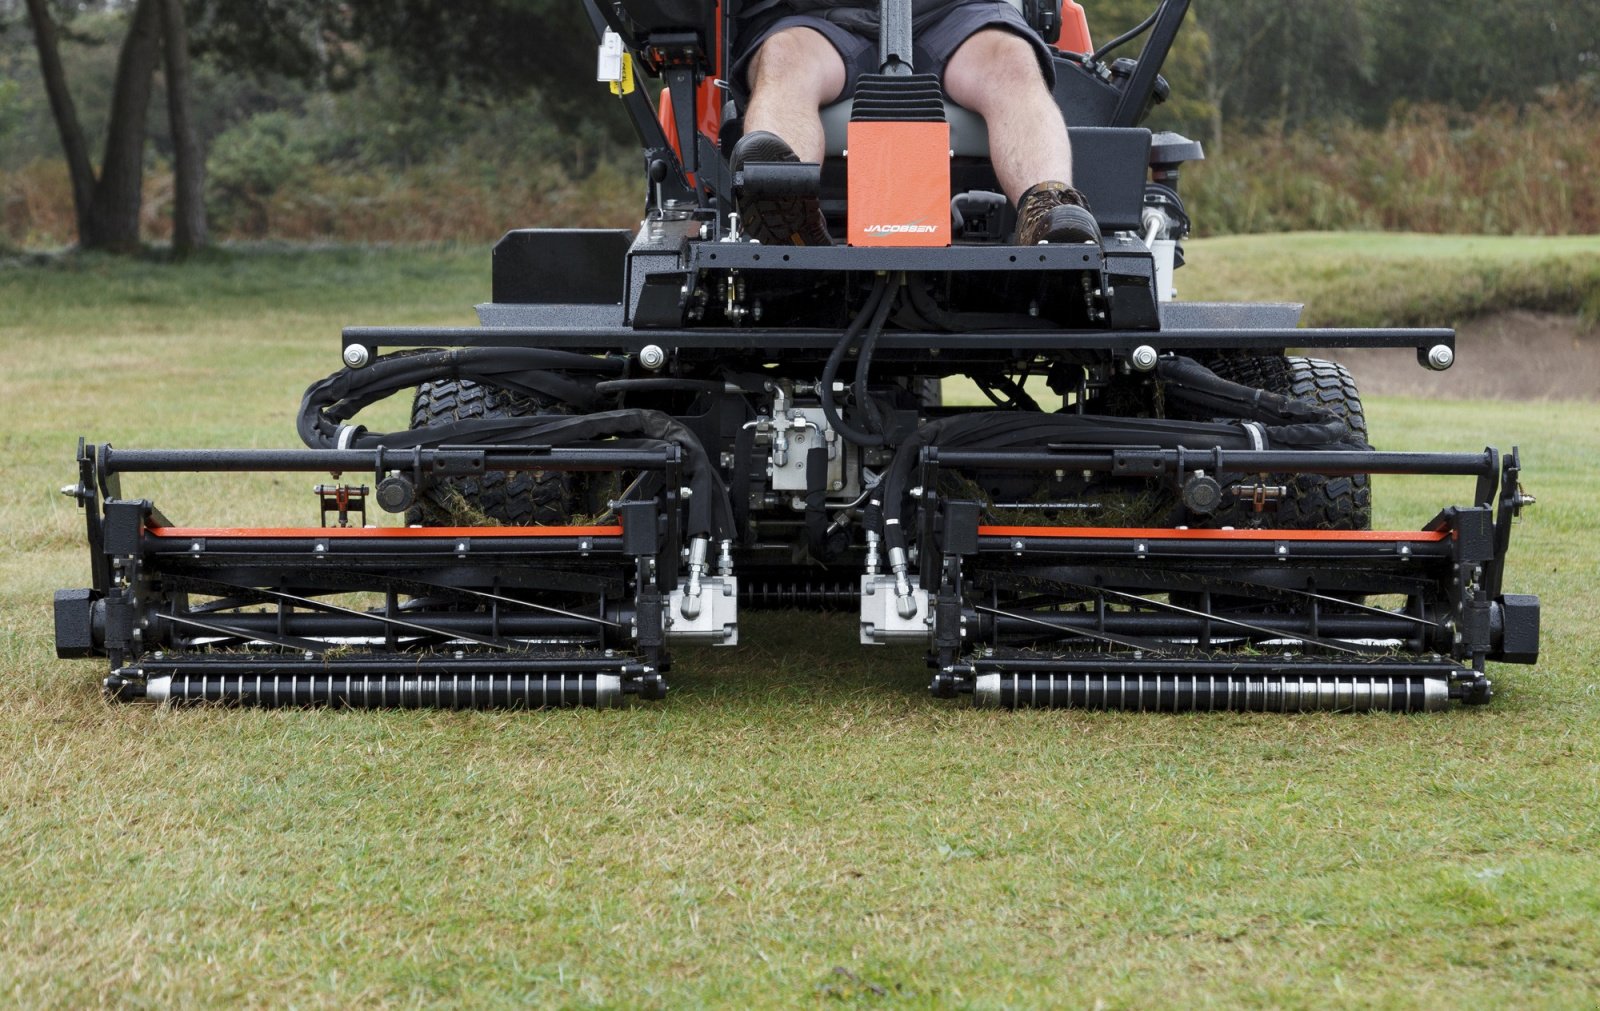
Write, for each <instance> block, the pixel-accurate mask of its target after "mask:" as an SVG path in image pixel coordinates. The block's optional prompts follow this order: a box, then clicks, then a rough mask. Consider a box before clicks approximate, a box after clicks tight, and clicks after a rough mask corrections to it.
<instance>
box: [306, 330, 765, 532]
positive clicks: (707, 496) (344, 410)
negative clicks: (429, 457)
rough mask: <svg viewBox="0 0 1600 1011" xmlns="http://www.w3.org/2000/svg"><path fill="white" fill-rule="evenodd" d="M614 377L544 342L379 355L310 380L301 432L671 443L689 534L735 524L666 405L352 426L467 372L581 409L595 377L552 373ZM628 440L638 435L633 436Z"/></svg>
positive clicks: (508, 441) (388, 442)
mask: <svg viewBox="0 0 1600 1011" xmlns="http://www.w3.org/2000/svg"><path fill="white" fill-rule="evenodd" d="M554 369H561V370H564V371H566V372H580V373H581V372H590V373H599V374H602V375H606V374H611V375H615V374H616V373H619V372H621V371H622V369H623V363H622V362H620V361H617V360H615V359H604V358H592V357H590V356H588V355H580V354H573V353H571V352H566V351H553V350H548V349H542V348H465V349H460V350H450V351H438V350H429V351H418V352H405V353H401V354H395V355H389V356H386V357H383V358H379V359H378V360H376V361H374V362H373V363H372V364H371V365H369V366H367V367H366V368H363V369H345V370H341V371H339V372H336V373H334V374H333V375H331V376H329V377H328V378H326V379H323V380H320V381H318V382H315V383H312V384H311V385H310V386H309V387H307V389H306V392H305V397H304V398H303V399H302V400H301V403H300V416H299V419H298V425H297V427H298V429H299V432H300V438H301V440H302V441H303V442H304V443H305V444H306V445H307V446H310V447H311V448H313V449H375V448H377V447H379V446H383V447H385V448H388V449H410V448H412V447H418V446H420V447H434V446H445V445H452V446H462V445H466V446H470V445H492V446H504V445H516V444H519V443H520V444H527V445H540V446H572V445H576V444H579V443H596V442H604V441H607V440H623V441H624V444H629V445H636V444H638V443H637V441H639V440H642V441H649V442H658V443H670V444H672V445H676V446H678V447H679V448H680V449H681V450H682V453H683V463H684V472H685V477H686V478H687V480H688V482H689V487H690V489H691V491H692V492H693V494H691V495H690V497H689V504H688V533H689V535H690V536H702V535H709V536H712V537H714V538H716V539H718V540H724V539H728V538H731V537H732V536H733V532H734V529H735V527H734V524H733V510H732V508H731V507H730V505H729V503H728V490H727V487H726V486H725V485H724V484H723V481H722V475H721V474H720V473H719V472H718V470H717V468H716V466H715V465H714V464H713V462H712V460H711V457H710V456H709V455H708V454H707V453H706V451H705V447H704V446H703V445H701V443H700V440H699V438H698V437H696V436H695V434H694V433H693V432H692V431H690V430H689V429H688V428H685V427H684V426H683V425H682V424H681V423H679V422H678V421H677V420H675V419H674V418H672V417H671V416H669V415H667V414H663V413H662V412H660V411H646V410H620V411H600V412H597V413H590V414H547V415H534V416H531V417H499V418H471V419H465V420H462V421H457V422H453V423H451V424H448V425H431V426H429V427H427V428H413V429H409V430H407V431H404V432H390V433H379V432H368V431H367V430H366V429H365V428H362V427H360V426H349V425H347V424H345V423H346V422H348V421H349V420H350V419H351V418H353V417H354V416H355V415H356V414H357V413H358V412H360V411H361V410H362V409H363V408H365V407H367V406H368V405H370V404H373V403H375V402H377V401H379V400H382V399H384V398H385V397H388V396H391V395H393V394H395V393H398V392H400V391H402V390H406V389H410V388H413V387H415V386H417V385H419V384H421V383H424V382H430V381H438V380H445V379H464V380H470V381H472V382H476V383H484V384H487V385H494V386H500V387H503V388H505V389H508V390H512V391H514V392H517V393H521V394H523V395H535V394H537V395H540V396H544V397H549V398H552V399H555V400H559V401H562V402H565V403H569V404H572V405H574V406H576V407H579V408H584V407H587V406H590V405H593V404H594V403H596V402H597V400H598V396H599V395H598V394H597V393H596V391H595V385H596V384H595V382H594V381H589V382H585V381H583V380H581V379H578V378H574V377H572V376H569V375H564V374H562V373H561V372H555V371H551V370H554ZM628 440H636V441H635V442H628Z"/></svg>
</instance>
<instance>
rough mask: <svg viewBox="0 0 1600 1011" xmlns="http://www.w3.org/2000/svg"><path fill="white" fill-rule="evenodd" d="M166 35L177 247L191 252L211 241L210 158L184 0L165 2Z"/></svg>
mask: <svg viewBox="0 0 1600 1011" xmlns="http://www.w3.org/2000/svg"><path fill="white" fill-rule="evenodd" d="M161 14H162V18H161V21H162V39H163V42H164V43H165V48H166V70H167V119H168V121H169V122H170V124H171V126H172V151H173V155H172V162H173V166H172V171H173V176H174V190H175V196H174V201H173V208H172V251H173V253H175V254H176V255H178V256H186V255H188V254H189V253H192V252H194V251H195V250H197V249H200V248H201V247H203V246H205V245H206V243H207V242H208V241H209V236H208V235H207V228H206V195H205V194H206V160H205V155H204V154H203V153H202V152H201V150H200V138H199V137H198V136H197V135H196V134H195V129H194V115H193V111H192V110H191V108H190V103H189V93H190V90H191V83H190V75H189V27H188V25H187V24H186V23H185V21H184V13H183V0H162V5H161Z"/></svg>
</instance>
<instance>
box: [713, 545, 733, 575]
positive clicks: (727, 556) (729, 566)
mask: <svg viewBox="0 0 1600 1011" xmlns="http://www.w3.org/2000/svg"><path fill="white" fill-rule="evenodd" d="M717 575H719V576H731V575H733V542H732V541H718V542H717Z"/></svg>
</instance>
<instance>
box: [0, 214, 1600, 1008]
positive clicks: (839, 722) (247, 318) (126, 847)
mask: <svg viewBox="0 0 1600 1011" xmlns="http://www.w3.org/2000/svg"><path fill="white" fill-rule="evenodd" d="M1323 241H1325V242H1327V243H1328V244H1329V245H1330V246H1335V247H1336V246H1339V245H1341V244H1342V243H1343V241H1344V240H1339V239H1326V240H1323ZM1228 242H1229V243H1231V244H1232V245H1225V244H1224V243H1221V242H1218V243H1206V244H1196V247H1194V248H1192V249H1191V258H1192V260H1194V261H1195V262H1196V263H1197V264H1198V263H1199V262H1201V261H1202V260H1205V261H1208V262H1211V263H1217V264H1218V266H1217V267H1216V268H1212V267H1207V268H1205V269H1206V270H1207V271H1211V270H1213V269H1215V270H1218V271H1223V272H1225V271H1226V270H1229V269H1232V268H1231V267H1230V266H1229V265H1228V263H1229V262H1231V260H1232V259H1233V258H1234V257H1247V258H1255V259H1257V260H1258V261H1261V262H1272V261H1275V260H1277V259H1279V258H1280V256H1281V254H1282V253H1283V251H1284V250H1286V249H1287V250H1289V251H1290V252H1292V254H1293V255H1294V256H1297V257H1301V258H1303V259H1307V260H1310V261H1316V260H1318V259H1319V258H1320V257H1319V254H1318V253H1317V252H1316V251H1315V250H1314V249H1313V250H1308V249H1307V248H1306V246H1307V245H1315V244H1316V240H1313V239H1310V238H1301V237H1294V238H1291V239H1287V240H1283V239H1267V240H1260V242H1259V244H1256V243H1250V242H1245V241H1242V240H1228ZM1280 242H1287V243H1289V244H1290V245H1289V246H1279V247H1277V250H1278V252H1277V253H1275V252H1274V244H1275V243H1280ZM1200 250H1204V257H1202V255H1201V253H1200ZM1435 252H1437V251H1434V252H1428V253H1427V255H1428V256H1430V257H1432V256H1434V255H1435ZM1338 255H1343V254H1338ZM1540 255H1542V254H1540ZM1330 259H1337V256H1331V257H1330ZM1225 261H1226V262H1225ZM487 264H488V257H487V254H486V252H485V251H479V250H468V251H457V250H438V251H431V252H418V251H401V252H387V253H371V252H348V251H330V252H322V253H315V254H310V255H305V256H296V255H284V254H274V253H261V254H253V255H248V256H223V257H218V258H216V259H214V260H211V261H207V262H203V263H200V264H196V265H191V266H186V267H184V268H182V269H177V270H173V269H169V268H166V267H161V266H158V265H153V264H123V263H119V262H114V261H105V260H92V261H86V262H74V263H70V264H62V265H58V266H55V267H51V268H47V269H40V268H36V267H34V268H25V269H24V268H16V269H11V270H4V271H0V304H3V305H5V306H6V312H5V314H4V315H3V316H0V355H3V363H0V364H3V366H4V368H3V372H0V384H3V385H0V392H3V395H4V398H5V403H7V404H8V405H10V412H9V416H8V418H7V421H6V424H5V426H4V428H3V432H4V436H3V438H4V449H5V451H6V460H7V477H8V481H7V483H8V485H9V487H10V489H11V490H10V492H9V494H8V495H7V497H6V498H4V499H3V500H0V528H3V530H4V535H3V536H4V538H5V540H4V549H5V550H4V551H3V553H0V613H3V614H4V615H5V618H6V621H5V622H4V627H3V631H0V661H3V666H0V669H3V670H4V671H5V673H6V680H5V681H4V682H0V689H3V690H4V692H5V694H4V696H3V704H0V755H3V756H4V757H3V758H0V867H3V868H4V869H5V870H4V873H3V874H0V941H3V944H0V995H3V996H4V998H7V999H9V1001H10V1002H11V1003H15V1004H19V1005H26V1006H77V1005H84V1004H94V1003H102V1004H116V1005H130V1006H156V1005H179V1006H187V1005H192V1004H200V1003H211V1004H216V1003H230V1004H235V1003H248V1004H274V1005H277V1004H292V1005H297V1006H348V1005H354V1004H379V1005H413V1004H433V1003H448V1004H464V1003H470V1004H500V1005H520V1004H524V1003H529V1002H538V1003H549V1004H562V1005H578V1006H590V1005H599V1006H610V1007H636V1006H662V1007H681V1006H698V1005H703V1004H720V1005H731V1006H750V1005H757V1006H770V1005H782V1006H795V1005H802V1006H806V1005H817V1004H822V1005H841V1006H856V1005H863V1006H872V1005H880V1004H881V1005H885V1006H912V1007H923V1006H974V1007H994V1006H1014V1007H1039V1006H1089V1005H1098V1004H1104V1005H1105V1006H1110V1007H1144V1006H1150V1005H1154V1004H1166V1005H1170V1006H1188V1005H1196V1004H1199V1005H1214V1006H1223V1007H1235V1006H1285V1005H1289V1006H1311V1005H1315V1006H1324V1005H1333V1006H1347V1007H1367V1006H1371V1005H1374V1004H1376V1005H1383V1006H1401V1007H1404V1006H1438V1007H1442V1006H1457V1005H1462V1004H1466V1005H1469V1006H1478V1007H1486V1006H1498V1005H1502V1004H1512V1005H1558V1006H1574V1007H1577V1006H1591V1005H1592V1004H1593V994H1594V993H1595V991H1596V989H1597V988H1600V968H1597V966H1600V862H1597V861H1596V860H1595V856H1594V854H1595V853H1596V851H1597V848H1600V744H1597V743H1596V742H1597V740H1600V684H1597V682H1596V679H1595V674H1594V671H1595V670H1596V669H1600V635H1597V634H1596V632H1595V631H1594V629H1595V628H1596V626H1597V624H1600V621H1597V619H1600V614H1597V610H1600V608H1597V604H1596V595H1595V591H1594V590H1593V588H1592V587H1593V585H1594V582H1595V576H1596V572H1595V568H1596V559H1597V558H1600V538H1597V537H1596V535H1595V533H1594V527H1595V521H1596V513H1597V509H1596V507H1595V505H1594V503H1595V502H1596V501H1597V496H1600V477H1597V474H1600V434H1597V433H1600V407H1597V406H1596V405H1593V404H1495V405H1493V407H1492V408H1488V409H1481V408H1479V407H1476V406H1474V405H1470V404H1463V403H1453V402H1447V403H1423V402H1418V401H1401V400H1375V401H1373V402H1372V403H1370V404H1369V410H1370V414H1371V417H1372V421H1373V425H1374V431H1375V433H1376V439H1377V441H1378V442H1379V444H1380V445H1381V446H1382V447H1383V448H1418V449H1423V448H1426V449H1475V448H1478V447H1481V446H1483V445H1486V444H1490V443H1493V444H1497V445H1511V444H1513V443H1515V444H1520V445H1521V446H1522V447H1523V452H1524V454H1525V461H1526V463H1527V467H1528V471H1527V475H1526V481H1525V483H1526V484H1527V486H1528V487H1529V489H1530V490H1531V491H1533V492H1534V493H1535V494H1537V495H1538V496H1539V499H1540V501H1539V504H1538V505H1537V506H1536V507H1535V508H1533V509H1532V510H1530V512H1529V513H1528V514H1527V516H1526V517H1525V519H1524V521H1523V522H1522V524H1521V526H1520V527H1519V529H1518V532H1517V542H1516V543H1515V544H1514V546H1513V557H1512V575H1511V587H1512V588H1514V589H1517V590H1521V591H1525V592H1534V593H1539V594H1541V595H1543V597H1544V600H1545V605H1546V611H1545V640H1544V642H1545V654H1544V658H1543V660H1542V662H1541V664H1540V665H1539V666H1538V667H1536V668H1531V669H1530V668H1524V667H1502V668H1498V669H1496V670H1495V671H1493V676H1494V677H1495V679H1496V683H1497V686H1498V688H1499V690H1500V696H1499V697H1498V698H1497V699H1496V701H1495V702H1494V704H1493V705H1492V706H1490V707H1488V708H1487V709H1480V710H1464V709H1457V710H1454V711H1451V712H1447V713H1443V714H1435V715H1429V716H1419V717H1398V718H1395V717H1350V716H1323V715H1311V716H1295V717H1287V718H1285V717H1278V716H1259V717H1258V716H1247V715H1232V714H1223V715H1208V716H1179V717H1152V716H1137V715H1122V714H1092V713H1071V712H1036V713H1016V714H1010V713H991V712H985V711H976V710H972V709H968V708H964V707H962V706H958V705H952V704H949V703H945V702H938V701H936V700H933V699H930V698H928V697H927V696H926V693H925V691H924V684H925V681H926V674H927V672H926V671H925V669H924V668H923V666H922V663H921V660H920V657H919V655H918V653H917V651H915V650H910V649H890V648H881V649H877V650H870V651H869V650H864V649H863V648H861V647H857V646H855V645H853V639H854V632H855V629H854V623H853V620H852V619H851V618H849V617H832V618H817V617H812V616H803V615H781V614H780V615H766V616H759V617H755V618H750V619H748V620H746V621H745V622H744V628H743V629H742V633H743V636H742V637H743V641H744V644H743V645H741V646H739V647H736V648H732V649H725V650H716V649H696V650H683V651H680V652H679V654H678V660H679V664H678V668H677V670H676V671H675V676H674V680H673V684H674V689H675V690H674V694H673V697H672V698H671V699H669V700H668V701H667V702H665V703H662V704H652V705H645V706H639V707H635V708H632V709H629V710H624V711H617V712H605V713H590V712H559V713H534V714H497V713H425V712H385V713H353V712H265V711H255V712H249V711H194V710H190V711H162V710H157V709H151V708H145V707H117V706H110V705H107V704H105V703H103V702H102V701H101V700H100V698H99V695H98V690H97V683H98V678H99V677H100V676H102V674H103V670H102V669H101V667H100V666H99V664H98V663H97V662H87V661H86V662H63V661H58V660H56V659H54V657H53V655H52V652H51V619H50V611H49V599H50V594H51V592H52V591H53V590H54V589H56V588H58V587H64V586H75V585H81V584H82V583H83V582H84V581H85V580H86V579H87V565H86V558H85V553H84V551H83V548H82V547H81V544H80V541H81V537H82V534H81V514H80V513H79V512H78V510H77V509H76V508H75V507H74V506H73V505H72V504H71V503H70V502H69V501H68V500H66V499H65V498H63V497H61V496H60V495H58V494H56V493H55V491H54V489H55V488H58V487H59V486H61V485H63V484H66V483H69V482H70V481H71V480H73V478H74V474H73V468H72V464H71V458H72V450H73V444H74V442H75V439H76V436H77V435H78V434H80V433H86V434H89V435H90V436H91V437H93V438H95V439H97V440H101V439H110V440H112V441H115V442H118V443H119V444H125V445H130V446H132V445H141V446H156V445H172V446H205V445H262V446H269V445H276V446H290V445H294V444H295V438H294V434H293V428H292V415H293V412H294V410H295V408H296V406H297V404H298V397H299V392H300V390H301V388H302V387H303V386H304V385H305V384H306V383H307V382H309V381H310V380H312V379H313V378H316V377H319V376H321V375H323V374H325V373H326V372H328V371H331V370H332V369H333V368H334V367H336V366H337V364H338V362H337V350H338V344H337V331H338V328H339V326H341V325H343V324H346V323H353V322H384V323H400V322H430V321H431V322H466V321H468V320H469V319H470V316H469V315H468V313H467V312H466V308H467V306H468V305H469V304H470V303H471V302H472V301H474V300H476V299H481V298H482V297H484V293H485V288H486V274H487ZM1187 269H1190V270H1198V269H1199V268H1187ZM1340 283H1345V282H1340ZM1188 285H1189V287H1190V288H1191V289H1193V288H1196V287H1197V286H1198V287H1205V288H1207V290H1208V291H1210V292H1212V293H1216V292H1218V291H1220V290H1222V289H1221V285H1222V282H1220V281H1217V280H1215V279H1214V276H1212V275H1208V274H1201V275H1198V276H1191V278H1190V279H1189V280H1188ZM1186 293H1187V294H1189V295H1191V296H1197V295H1198V292H1197V291H1192V290H1191V291H1188V292H1186ZM1398 354H1399V355H1400V356H1401V357H1402V358H1404V359H1406V361H1405V362H1404V364H1405V365H1406V366H1407V367H1414V366H1411V365H1410V361H1409V357H1410V356H1409V355H1408V354H1406V353H1405V352H1399V353H1398ZM402 413H403V411H402ZM390 416H391V417H398V415H397V414H395V413H394V412H391V415H390ZM309 483H310V479H309V478H307V479H306V480H305V481H304V482H301V481H300V480H299V479H298V478H297V479H294V480H293V481H291V482H288V483H273V481H272V480H271V479H267V480H265V481H249V482H244V484H245V487H246V488H247V489H248V494H247V495H246V496H244V499H243V500H230V499H229V498H228V492H227V489H228V487H229V484H228V482H226V481H223V480H221V479H217V480H212V479H191V480H189V481H187V482H173V483H172V484H173V487H161V488H159V489H158V491H159V493H160V494H159V496H158V501H160V502H161V503H162V504H163V505H164V507H165V508H166V509H167V510H168V512H169V513H171V514H172V515H173V517H174V519H177V520H179V521H183V520H187V519H193V520H196V521H207V522H210V521H213V520H219V519H220V518H221V517H222V516H224V515H234V514H238V515H241V516H245V515H248V516H253V517H255V518H263V516H262V514H263V513H267V514H273V515H277V516H287V518H291V519H297V520H299V521H302V522H303V521H307V520H310V519H311V518H312V501H311V495H310V494H309V490H308V488H306V487H302V484H304V485H309ZM1378 490H1379V513H1380V525H1382V524H1391V523H1392V524H1402V523H1404V524H1406V525H1411V526H1415V525H1417V524H1418V523H1420V522H1421V521H1422V520H1424V519H1426V518H1427V515H1429V514H1430V513H1431V512H1432V511H1433V510H1434V509H1435V508H1437V507H1438V506H1440V505H1443V504H1445V503H1446V501H1457V500H1459V499H1460V498H1461V497H1462V496H1463V495H1464V494H1465V489H1464V488H1463V487H1462V486H1461V484H1460V482H1452V481H1432V480H1420V481H1409V482H1408V481H1403V480H1401V479H1393V478H1391V479H1383V480H1382V481H1381V482H1380V484H1379V489H1378Z"/></svg>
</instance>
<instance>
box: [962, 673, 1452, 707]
mask: <svg viewBox="0 0 1600 1011" xmlns="http://www.w3.org/2000/svg"><path fill="white" fill-rule="evenodd" d="M973 700H974V702H976V704H978V705H980V706H1000V707H1003V708H1006V709H1019V708H1029V707H1040V708H1069V707H1070V708H1078V709H1119V710H1132V711H1136V712H1165V713H1185V712H1208V711H1219V710H1232V711H1235V712H1270V713H1299V712H1311V711H1314V710H1327V711H1333V712H1374V711H1379V712H1397V713H1411V712H1433V711H1436V710H1439V709H1443V708H1445V707H1446V706H1447V705H1448V704H1449V701H1450V691H1449V686H1448V685H1447V684H1446V682H1445V681H1444V679H1442V678H1421V679H1411V678H1393V677H1371V678H1362V677H1344V678H1327V679H1322V678H1304V677H1292V676H1282V677H1272V676H1249V675H1224V676H1221V677H1216V676H1203V677H1202V676H1194V675H1164V674H1131V675H1122V674H1100V675H1092V674H1091V675H1083V674H980V675H979V676H978V677H977V679H976V681H975V683H974V685H973Z"/></svg>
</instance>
